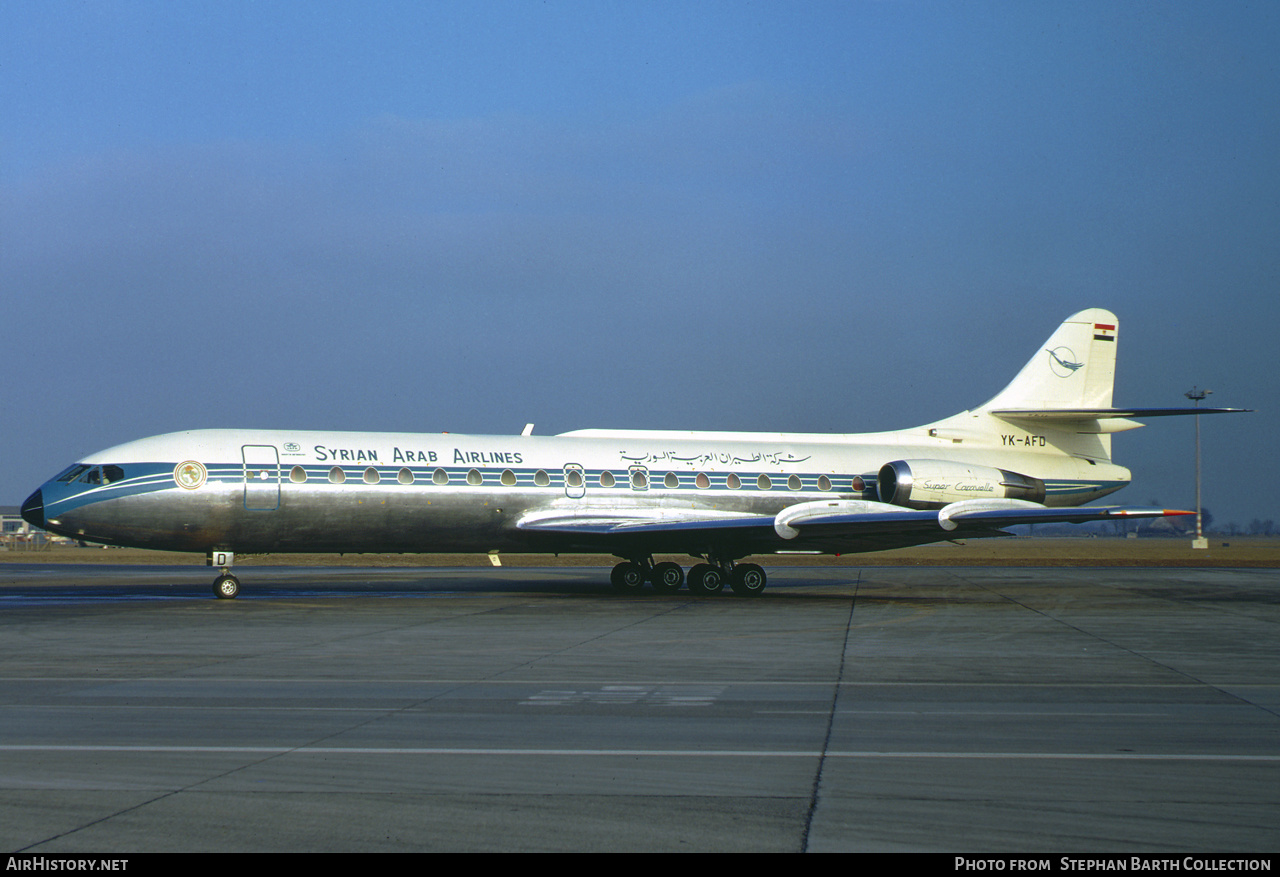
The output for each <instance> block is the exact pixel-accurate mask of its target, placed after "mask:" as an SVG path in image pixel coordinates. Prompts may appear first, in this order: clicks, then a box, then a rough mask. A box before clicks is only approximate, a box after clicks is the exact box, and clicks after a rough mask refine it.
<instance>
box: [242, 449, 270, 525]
mask: <svg viewBox="0 0 1280 877" xmlns="http://www.w3.org/2000/svg"><path fill="white" fill-rule="evenodd" d="M240 451H241V453H242V454H243V455H244V507H245V508H246V509H248V510H249V511H264V512H270V511H275V510H276V509H278V508H280V455H279V454H278V453H277V452H276V448H275V445H245V446H244V447H242V448H241V449H240Z"/></svg>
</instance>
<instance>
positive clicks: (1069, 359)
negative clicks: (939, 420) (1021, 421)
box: [978, 308, 1120, 411]
mask: <svg viewBox="0 0 1280 877" xmlns="http://www.w3.org/2000/svg"><path fill="white" fill-rule="evenodd" d="M1119 330H1120V325H1119V322H1118V321H1117V320H1116V315H1115V314H1113V313H1111V311H1108V310H1104V309H1102V308H1089V309H1088V310H1085V311H1081V312H1080V313H1078V314H1075V315H1073V316H1070V317H1068V318H1067V319H1066V320H1065V321H1064V322H1063V323H1062V325H1061V326H1059V327H1058V330H1057V331H1056V332H1054V333H1053V334H1052V335H1050V336H1049V340H1048V341H1046V342H1045V343H1044V344H1042V345H1040V349H1039V350H1038V351H1036V354H1035V355H1034V356H1032V357H1031V360H1030V361H1029V362H1028V363H1027V364H1026V365H1025V366H1023V367H1022V371H1020V372H1018V376H1017V377H1016V378H1014V379H1013V381H1012V382H1011V383H1010V384H1009V386H1007V387H1005V388H1004V389H1003V390H1001V391H1000V392H999V393H997V394H996V396H995V398H993V399H992V400H991V401H989V402H987V403H986V404H985V405H983V406H982V407H981V408H979V409H978V410H979V411H990V410H998V409H1004V408H1022V409H1034V408H1040V409H1054V408H1110V407H1111V391H1112V388H1113V386H1114V384H1115V376H1116V344H1117V343H1118V342H1117V341H1116V336H1117V335H1118V334H1119Z"/></svg>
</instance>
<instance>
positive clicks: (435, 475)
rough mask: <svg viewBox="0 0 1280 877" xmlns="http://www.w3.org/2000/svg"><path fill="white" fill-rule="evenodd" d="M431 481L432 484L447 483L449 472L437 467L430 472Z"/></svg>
mask: <svg viewBox="0 0 1280 877" xmlns="http://www.w3.org/2000/svg"><path fill="white" fill-rule="evenodd" d="M431 481H432V483H433V484H448V483H449V473H448V472H446V471H444V470H443V469H437V470H436V471H434V472H432V473H431Z"/></svg>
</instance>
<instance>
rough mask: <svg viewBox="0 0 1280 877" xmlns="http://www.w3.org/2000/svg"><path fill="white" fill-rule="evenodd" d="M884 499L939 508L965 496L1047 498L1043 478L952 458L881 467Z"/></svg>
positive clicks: (880, 492) (880, 491)
mask: <svg viewBox="0 0 1280 877" xmlns="http://www.w3.org/2000/svg"><path fill="white" fill-rule="evenodd" d="M876 493H877V494H878V495H879V497H880V501H881V502H887V503H893V504H894V505H900V506H906V507H908V508H913V509H937V508H942V507H943V506H945V505H947V504H948V503H953V502H958V501H960V500H963V499H1025V500H1030V501H1031V502H1038V503H1043V502H1044V482H1043V481H1041V480H1040V479H1039V478H1032V477H1030V476H1028V475H1021V474H1019V473H1017V472H1010V471H1008V470H1007V469H993V468H991V467H989V466H974V465H971V464H969V463H956V462H952V461H950V460H895V461H894V462H892V463H886V464H885V465H884V466H882V467H880V476H879V478H878V479H877V481H876Z"/></svg>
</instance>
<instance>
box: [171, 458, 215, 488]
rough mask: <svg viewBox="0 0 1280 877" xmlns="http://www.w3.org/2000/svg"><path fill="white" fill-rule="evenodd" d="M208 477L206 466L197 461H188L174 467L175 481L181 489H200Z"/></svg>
mask: <svg viewBox="0 0 1280 877" xmlns="http://www.w3.org/2000/svg"><path fill="white" fill-rule="evenodd" d="M207 477H208V473H206V472H205V468H204V466H202V465H201V464H200V463H197V462H196V461H195V460H187V461H186V462H185V463H179V464H178V465H177V466H174V467H173V480H174V481H176V482H178V486H179V487H185V488H186V489H187V490H195V489H196V488H197V487H200V486H201V485H202V484H204V480H205V478H207Z"/></svg>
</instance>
